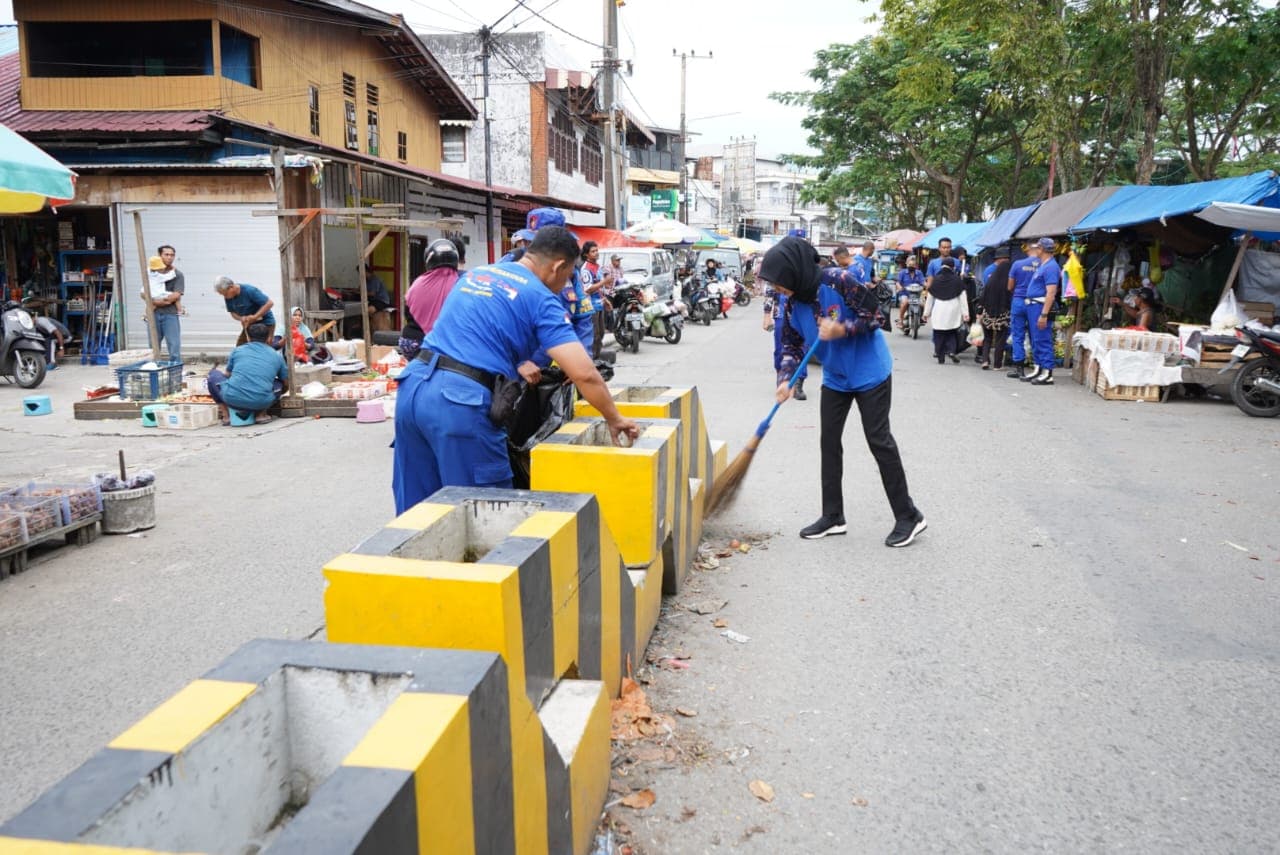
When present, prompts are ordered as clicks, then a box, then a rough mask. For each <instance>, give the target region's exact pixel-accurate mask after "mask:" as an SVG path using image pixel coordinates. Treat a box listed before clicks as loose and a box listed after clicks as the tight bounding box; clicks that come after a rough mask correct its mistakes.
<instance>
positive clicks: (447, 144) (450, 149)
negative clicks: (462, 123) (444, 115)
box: [440, 125, 467, 163]
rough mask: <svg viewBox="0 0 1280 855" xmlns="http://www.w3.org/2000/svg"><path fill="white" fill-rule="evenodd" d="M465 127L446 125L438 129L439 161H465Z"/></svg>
mask: <svg viewBox="0 0 1280 855" xmlns="http://www.w3.org/2000/svg"><path fill="white" fill-rule="evenodd" d="M466 161H467V129H466V128H463V127H458V126H451V125H446V126H445V127H443V128H441V129H440V162H441V163H466Z"/></svg>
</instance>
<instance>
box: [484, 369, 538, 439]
mask: <svg viewBox="0 0 1280 855" xmlns="http://www.w3.org/2000/svg"><path fill="white" fill-rule="evenodd" d="M526 388H528V384H527V383H525V382H524V381H523V380H508V379H507V378H506V377H502V376H498V377H497V378H496V379H495V380H494V381H493V401H492V402H491V403H490V404H489V421H491V422H493V423H494V425H495V426H497V427H500V428H504V429H510V427H511V422H512V421H513V420H514V419H515V415H516V411H517V410H518V409H519V407H520V399H521V398H522V397H524V391H525V389H526Z"/></svg>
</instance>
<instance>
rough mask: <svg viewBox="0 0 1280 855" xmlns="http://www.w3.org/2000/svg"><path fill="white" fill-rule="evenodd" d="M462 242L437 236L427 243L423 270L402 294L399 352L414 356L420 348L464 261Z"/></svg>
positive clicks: (456, 279) (464, 254)
mask: <svg viewBox="0 0 1280 855" xmlns="http://www.w3.org/2000/svg"><path fill="white" fill-rule="evenodd" d="M466 257H467V255H466V249H465V245H464V244H462V243H461V242H460V241H453V240H450V239H449V238H438V239H436V240H433V241H432V242H431V243H430V244H428V245H427V249H426V251H425V252H423V254H422V260H423V263H424V265H425V266H426V270H425V271H423V274H422V275H421V276H419V277H418V278H417V279H415V280H413V284H412V285H410V286H409V290H408V292H406V293H405V295H404V305H405V309H406V312H405V315H406V317H405V319H404V327H403V328H402V329H401V330H400V354H401V355H402V356H404V358H405V359H413V358H414V357H415V356H417V355H418V351H419V350H420V349H421V348H422V339H423V338H424V337H425V336H426V334H427V333H429V332H431V328H432V327H434V326H435V323H436V318H438V317H439V316H440V308H441V307H442V306H443V305H444V298H445V297H448V296H449V292H450V291H452V290H453V284H454V283H455V282H457V281H458V268H459V267H461V266H462V264H463V263H464V262H465V261H466Z"/></svg>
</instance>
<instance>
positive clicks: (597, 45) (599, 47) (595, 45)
mask: <svg viewBox="0 0 1280 855" xmlns="http://www.w3.org/2000/svg"><path fill="white" fill-rule="evenodd" d="M516 3H518V4H519V5H521V6H523V7H524V8H526V9H528V10H529V11H530V12H532V13H533V16H534V17H535V18H537V19H538V20H540V21H542V22H543V23H545V24H547V25H548V26H549V27H551V28H552V29H555V30H559V31H560V32H562V33H564V34H565V35H566V36H568V37H569V38H571V39H577V40H578V41H580V42H582V43H583V44H586V45H591V47H593V48H595V49H596V50H604V45H602V44H600V43H599V42H593V41H591V40H590V39H584V38H583V37H582V36H580V35H578V34H577V33H571V32H569V31H568V30H566V29H565V28H564V27H562V26H560V25H559V24H557V23H556V22H555V21H553V20H551V19H550V18H547V17H544V16H543V14H542V13H541V12H539V11H538V10H537V9H534V8H533V7H532V6H530V5H529V4H528V3H526V2H524V0H516ZM548 8H550V7H548Z"/></svg>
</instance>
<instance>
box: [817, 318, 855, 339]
mask: <svg viewBox="0 0 1280 855" xmlns="http://www.w3.org/2000/svg"><path fill="white" fill-rule="evenodd" d="M846 335H848V332H847V331H846V330H845V328H844V324H843V323H841V322H840V321H835V320H832V319H831V318H823V319H822V322H821V323H820V324H818V338H820V339H822V340H823V341H835V340H836V339H838V338H844V337H845V336H846Z"/></svg>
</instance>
